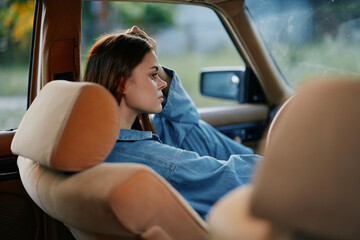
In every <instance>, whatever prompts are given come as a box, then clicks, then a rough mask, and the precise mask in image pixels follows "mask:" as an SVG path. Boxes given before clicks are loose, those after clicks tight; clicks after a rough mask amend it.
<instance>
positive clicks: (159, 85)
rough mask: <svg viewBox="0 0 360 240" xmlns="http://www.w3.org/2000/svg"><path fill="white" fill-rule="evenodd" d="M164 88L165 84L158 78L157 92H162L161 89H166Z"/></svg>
mask: <svg viewBox="0 0 360 240" xmlns="http://www.w3.org/2000/svg"><path fill="white" fill-rule="evenodd" d="M166 86H167V83H166V82H165V81H164V80H162V79H161V78H160V77H158V88H159V90H162V89H164V88H166Z"/></svg>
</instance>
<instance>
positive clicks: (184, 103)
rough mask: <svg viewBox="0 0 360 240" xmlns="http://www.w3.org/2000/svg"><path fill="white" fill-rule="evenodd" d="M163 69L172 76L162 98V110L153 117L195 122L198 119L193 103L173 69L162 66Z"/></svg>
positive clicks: (180, 121)
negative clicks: (166, 94) (167, 91)
mask: <svg viewBox="0 0 360 240" xmlns="http://www.w3.org/2000/svg"><path fill="white" fill-rule="evenodd" d="M164 71H165V72H166V73H167V74H168V75H169V76H170V77H171V78H172V79H171V85H170V88H169V94H168V96H167V97H166V98H164V102H163V103H162V105H163V110H162V111H161V112H160V113H159V114H156V115H155V118H159V117H160V118H164V119H167V120H169V121H172V122H179V123H197V122H198V121H199V119H200V116H199V113H198V112H197V109H196V107H195V104H194V103H193V101H192V100H191V98H190V97H189V95H188V94H187V92H186V91H185V89H184V88H183V86H182V84H181V81H180V79H179V77H178V76H177V75H176V73H175V71H173V70H170V69H168V68H165V67H164Z"/></svg>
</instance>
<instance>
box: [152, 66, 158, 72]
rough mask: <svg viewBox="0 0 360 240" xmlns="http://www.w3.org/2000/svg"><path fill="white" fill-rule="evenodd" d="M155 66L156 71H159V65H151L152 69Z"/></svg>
mask: <svg viewBox="0 0 360 240" xmlns="http://www.w3.org/2000/svg"><path fill="white" fill-rule="evenodd" d="M153 68H154V69H155V70H156V71H159V67H158V66H156V65H154V66H152V67H151V69H153Z"/></svg>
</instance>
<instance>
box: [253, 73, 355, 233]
mask: <svg viewBox="0 0 360 240" xmlns="http://www.w3.org/2000/svg"><path fill="white" fill-rule="evenodd" d="M359 103H360V81H353V80H329V81H319V82H315V83H312V84H308V85H306V86H304V87H303V88H302V89H300V90H299V92H298V94H296V95H295V96H294V98H293V99H292V100H291V101H290V102H289V103H288V106H287V110H286V111H285V112H283V113H282V117H281V118H280V119H279V121H280V122H279V123H278V124H277V131H275V132H273V135H272V139H271V141H269V145H268V146H267V150H266V152H265V154H264V160H263V161H262V163H261V164H260V166H259V169H258V173H257V176H256V178H255V182H254V192H253V196H252V204H251V209H252V212H253V214H254V215H255V216H257V217H262V218H265V219H268V220H271V221H272V222H274V223H278V224H280V225H282V226H286V227H289V228H291V229H297V230H301V231H304V232H308V233H312V234H315V235H320V236H325V237H326V236H328V237H332V238H334V239H360V205H359V204H360V147H359V144H360V106H359Z"/></svg>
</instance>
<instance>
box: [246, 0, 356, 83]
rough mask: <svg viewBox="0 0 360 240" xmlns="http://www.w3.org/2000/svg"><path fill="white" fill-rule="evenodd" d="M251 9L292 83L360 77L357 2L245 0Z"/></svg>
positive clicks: (282, 70)
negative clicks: (337, 76) (324, 77)
mask: <svg viewBox="0 0 360 240" xmlns="http://www.w3.org/2000/svg"><path fill="white" fill-rule="evenodd" d="M245 3H246V7H247V10H248V12H249V14H250V16H251V17H252V19H253V21H254V23H255V26H256V27H257V29H258V32H259V33H260V35H261V37H262V38H263V40H264V42H265V44H266V46H267V47H268V49H269V50H270V52H271V55H272V57H273V59H274V61H275V62H276V64H277V66H278V68H279V70H280V71H281V72H282V74H283V76H284V77H285V78H286V79H287V81H288V83H289V84H290V85H291V86H292V87H294V88H297V87H298V86H299V85H300V84H301V83H303V82H305V81H307V80H310V79H316V76H319V75H320V76H327V75H332V76H334V75H351V76H359V75H360V58H359V56H358V52H359V50H360V45H359V40H360V11H359V7H360V2H359V1H358V0H347V1H337V0H302V1H292V0H287V1H284V0H273V1H267V0H246V1H245Z"/></svg>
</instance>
